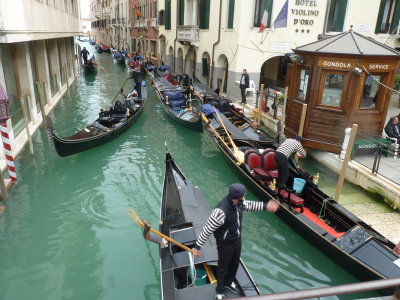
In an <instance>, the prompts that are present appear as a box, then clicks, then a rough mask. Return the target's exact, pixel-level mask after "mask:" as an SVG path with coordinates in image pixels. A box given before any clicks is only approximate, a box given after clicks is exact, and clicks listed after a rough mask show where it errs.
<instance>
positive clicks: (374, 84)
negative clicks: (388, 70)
mask: <svg viewBox="0 0 400 300" xmlns="http://www.w3.org/2000/svg"><path fill="white" fill-rule="evenodd" d="M374 77H375V78H376V79H377V80H379V82H380V81H381V79H382V76H380V75H374V76H372V75H367V76H366V77H365V81H364V88H363V94H362V98H361V103H360V108H361V109H371V108H375V107H376V100H377V96H378V92H379V88H380V84H379V82H378V81H377V80H375V79H374Z"/></svg>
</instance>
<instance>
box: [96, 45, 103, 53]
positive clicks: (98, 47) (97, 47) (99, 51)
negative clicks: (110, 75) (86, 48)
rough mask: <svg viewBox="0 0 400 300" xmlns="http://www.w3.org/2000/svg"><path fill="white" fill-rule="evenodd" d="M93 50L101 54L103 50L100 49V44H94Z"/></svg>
mask: <svg viewBox="0 0 400 300" xmlns="http://www.w3.org/2000/svg"><path fill="white" fill-rule="evenodd" d="M94 49H95V50H96V51H97V53H102V52H103V49H101V44H96V46H94Z"/></svg>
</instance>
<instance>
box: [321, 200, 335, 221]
mask: <svg viewBox="0 0 400 300" xmlns="http://www.w3.org/2000/svg"><path fill="white" fill-rule="evenodd" d="M330 200H333V199H332V198H330V197H329V198H326V199H324V200H322V205H321V210H320V211H319V213H318V218H320V219H321V220H322V221H324V222H325V223H326V224H327V225H329V223H330V222H329V221H328V220H327V219H326V217H325V213H326V207H327V205H328V202H329V201H330Z"/></svg>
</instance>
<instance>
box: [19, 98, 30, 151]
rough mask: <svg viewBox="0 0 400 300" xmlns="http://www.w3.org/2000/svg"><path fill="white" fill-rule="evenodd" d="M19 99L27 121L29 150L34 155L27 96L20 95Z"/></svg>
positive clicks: (25, 121)
mask: <svg viewBox="0 0 400 300" xmlns="http://www.w3.org/2000/svg"><path fill="white" fill-rule="evenodd" d="M19 100H20V102H21V107H22V113H23V114H24V123H25V130H26V135H27V136H28V143H29V151H30V153H31V155H32V156H33V155H34V152H33V144H32V136H31V133H30V131H29V118H28V110H27V108H26V103H25V98H24V97H19Z"/></svg>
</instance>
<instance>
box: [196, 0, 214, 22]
mask: <svg viewBox="0 0 400 300" xmlns="http://www.w3.org/2000/svg"><path fill="white" fill-rule="evenodd" d="M210 2H211V0H200V24H199V28H200V29H209V24H210Z"/></svg>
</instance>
